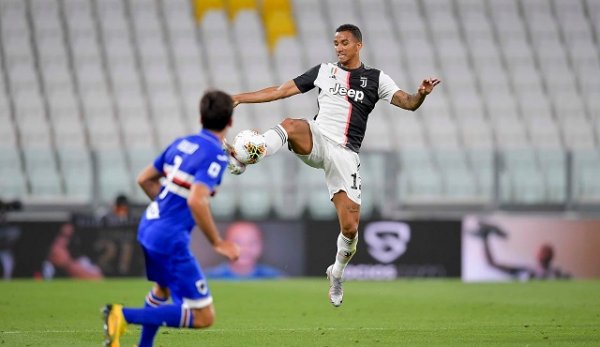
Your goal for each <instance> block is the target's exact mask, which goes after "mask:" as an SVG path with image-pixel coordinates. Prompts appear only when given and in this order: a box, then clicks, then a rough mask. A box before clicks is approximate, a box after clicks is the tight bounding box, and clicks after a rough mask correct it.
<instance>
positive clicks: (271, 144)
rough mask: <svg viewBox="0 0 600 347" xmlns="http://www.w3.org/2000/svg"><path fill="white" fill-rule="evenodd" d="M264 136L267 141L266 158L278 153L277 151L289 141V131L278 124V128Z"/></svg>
mask: <svg viewBox="0 0 600 347" xmlns="http://www.w3.org/2000/svg"><path fill="white" fill-rule="evenodd" d="M263 136H264V137H265V141H266V143H267V154H266V155H265V156H266V157H268V156H271V155H273V154H275V153H277V151H278V150H280V149H281V147H283V145H285V144H286V142H287V140H288V134H287V131H285V129H284V128H283V127H282V126H281V124H277V126H275V127H273V128H271V129H269V130H267V131H266V132H265V133H264V134H263Z"/></svg>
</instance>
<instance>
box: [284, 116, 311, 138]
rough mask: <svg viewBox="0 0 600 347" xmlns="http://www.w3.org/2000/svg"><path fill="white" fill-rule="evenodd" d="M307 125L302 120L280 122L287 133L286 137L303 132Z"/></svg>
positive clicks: (287, 119)
mask: <svg viewBox="0 0 600 347" xmlns="http://www.w3.org/2000/svg"><path fill="white" fill-rule="evenodd" d="M307 125H308V124H307V123H306V121H305V120H303V119H294V118H286V119H284V120H283V122H281V126H282V127H283V128H284V129H285V131H286V132H287V133H288V136H294V135H295V134H298V133H300V132H302V131H303V129H304V128H306V126H307Z"/></svg>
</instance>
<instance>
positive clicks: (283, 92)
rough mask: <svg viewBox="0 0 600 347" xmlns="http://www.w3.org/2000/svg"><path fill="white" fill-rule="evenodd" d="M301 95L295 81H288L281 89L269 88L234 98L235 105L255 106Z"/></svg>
mask: <svg viewBox="0 0 600 347" xmlns="http://www.w3.org/2000/svg"><path fill="white" fill-rule="evenodd" d="M299 93H300V89H298V87H297V86H296V83H294V81H291V80H290V81H287V82H285V83H284V84H282V85H280V86H279V87H269V88H265V89H261V90H258V91H255V92H249V93H242V94H237V95H234V96H233V105H234V106H237V105H238V104H254V103H260V102H269V101H275V100H279V99H284V98H287V97H290V96H292V95H296V94H299Z"/></svg>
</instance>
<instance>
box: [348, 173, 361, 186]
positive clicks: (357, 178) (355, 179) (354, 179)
mask: <svg viewBox="0 0 600 347" xmlns="http://www.w3.org/2000/svg"><path fill="white" fill-rule="evenodd" d="M350 176H352V186H351V187H350V188H351V189H360V188H361V184H360V177H358V173H353V174H352V175H350ZM357 180H358V181H359V182H358V185H357V182H356V181H357Z"/></svg>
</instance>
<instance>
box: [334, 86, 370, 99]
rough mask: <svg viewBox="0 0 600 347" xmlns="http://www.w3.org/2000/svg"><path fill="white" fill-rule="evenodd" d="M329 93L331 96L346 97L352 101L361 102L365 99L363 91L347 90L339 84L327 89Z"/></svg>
mask: <svg viewBox="0 0 600 347" xmlns="http://www.w3.org/2000/svg"><path fill="white" fill-rule="evenodd" d="M329 91H330V92H331V94H333V95H341V96H348V97H349V98H351V99H354V101H360V102H362V101H363V99H364V98H365V93H364V92H363V91H361V90H354V89H348V88H346V87H342V86H341V85H340V84H339V83H336V84H335V86H333V88H330V89H329Z"/></svg>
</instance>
